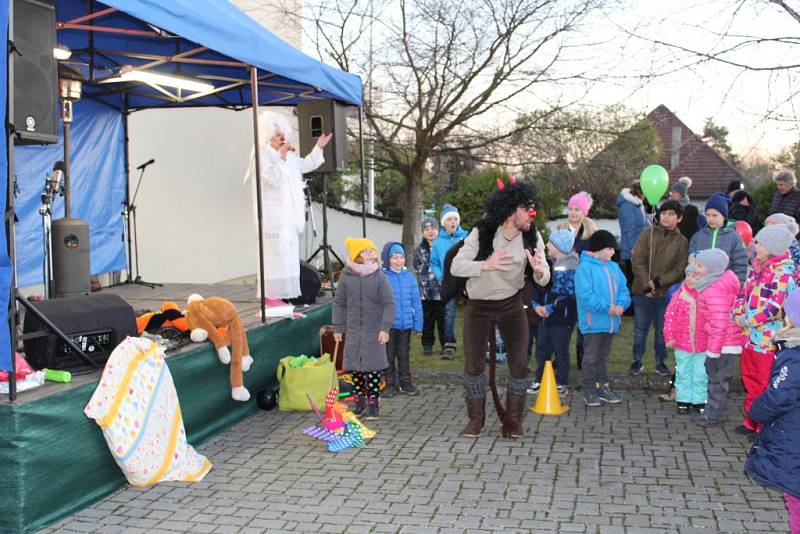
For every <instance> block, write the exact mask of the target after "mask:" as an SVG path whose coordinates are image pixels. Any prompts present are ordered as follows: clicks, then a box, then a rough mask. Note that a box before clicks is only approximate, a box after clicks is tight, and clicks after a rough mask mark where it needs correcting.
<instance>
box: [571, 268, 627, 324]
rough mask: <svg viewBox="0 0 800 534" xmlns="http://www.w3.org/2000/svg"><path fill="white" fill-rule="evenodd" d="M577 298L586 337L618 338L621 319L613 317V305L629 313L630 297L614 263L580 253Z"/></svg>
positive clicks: (576, 283) (576, 273) (576, 280)
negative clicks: (612, 336)
mask: <svg viewBox="0 0 800 534" xmlns="http://www.w3.org/2000/svg"><path fill="white" fill-rule="evenodd" d="M575 298H576V300H577V301H578V328H579V329H580V331H581V333H583V334H616V333H617V332H618V331H619V321H620V316H619V315H614V316H611V315H609V314H608V312H609V311H610V310H611V305H612V304H613V305H615V306H622V308H623V309H627V308H628V306H630V305H631V294H630V292H629V291H628V286H627V280H626V279H625V275H624V274H622V270H621V269H620V268H619V265H617V264H616V263H615V262H613V261H611V260H609V261H603V260H601V259H598V258H595V257H594V256H591V255H590V254H589V253H588V252H582V253H581V262H580V264H579V265H578V268H577V269H576V270H575Z"/></svg>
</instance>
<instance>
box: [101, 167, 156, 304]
mask: <svg viewBox="0 0 800 534" xmlns="http://www.w3.org/2000/svg"><path fill="white" fill-rule="evenodd" d="M148 165H149V163H147V164H145V165H142V166H141V167H139V171H140V172H139V179H138V180H137V182H136V190H135V191H134V192H133V198H130V197H129V196H128V195H125V201H124V202H123V203H122V219H123V221H124V225H123V231H124V232H125V236H124V237H123V239H126V240H127V242H128V279H127V280H125V281H124V282H120V283H119V284H113V285H111V286H110V287H116V286H121V285H125V284H136V285H140V286H145V287H149V288H151V289H154V288H156V287H163V284H157V283H155V282H145V281H144V280H142V277H141V276H140V275H139V235H138V233H137V231H136V196H137V195H138V194H139V187H141V185H142V177H143V176H144V171H145V169H147V166H148ZM131 222H133V253H134V255H135V256H136V277H135V278H134V277H133V273H132V265H131V263H132V261H133V255H131Z"/></svg>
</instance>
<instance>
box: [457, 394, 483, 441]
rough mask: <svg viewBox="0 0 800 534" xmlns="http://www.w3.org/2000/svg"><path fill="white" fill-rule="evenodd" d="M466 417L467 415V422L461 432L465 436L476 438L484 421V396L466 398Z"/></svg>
mask: <svg viewBox="0 0 800 534" xmlns="http://www.w3.org/2000/svg"><path fill="white" fill-rule="evenodd" d="M467 417H469V422H467V426H465V427H464V432H462V434H463V435H464V437H466V438H477V437H478V436H480V435H481V430H483V425H484V423H485V422H486V397H481V398H480V399H467Z"/></svg>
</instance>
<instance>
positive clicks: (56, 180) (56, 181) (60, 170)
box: [47, 161, 66, 194]
mask: <svg viewBox="0 0 800 534" xmlns="http://www.w3.org/2000/svg"><path fill="white" fill-rule="evenodd" d="M65 169H66V167H65V166H64V162H63V161H56V162H55V164H54V165H53V174H51V175H50V176H49V177H48V178H47V187H48V188H49V189H50V191H52V192H53V193H56V194H58V193H61V191H62V190H63V180H64V170H65Z"/></svg>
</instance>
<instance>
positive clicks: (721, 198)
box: [705, 193, 731, 219]
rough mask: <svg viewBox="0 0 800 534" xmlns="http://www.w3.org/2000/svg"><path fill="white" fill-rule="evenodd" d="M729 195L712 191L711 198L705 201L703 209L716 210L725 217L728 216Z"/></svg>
mask: <svg viewBox="0 0 800 534" xmlns="http://www.w3.org/2000/svg"><path fill="white" fill-rule="evenodd" d="M730 203H731V197H729V196H728V195H725V194H723V193H714V194H713V195H711V198H709V199H708V202H706V207H705V209H706V210H708V209H712V210H717V211H718V212H720V213H721V214H722V216H723V217H725V218H726V219H727V218H728V206H730Z"/></svg>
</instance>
